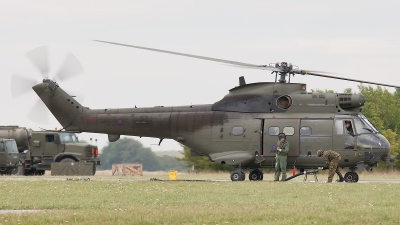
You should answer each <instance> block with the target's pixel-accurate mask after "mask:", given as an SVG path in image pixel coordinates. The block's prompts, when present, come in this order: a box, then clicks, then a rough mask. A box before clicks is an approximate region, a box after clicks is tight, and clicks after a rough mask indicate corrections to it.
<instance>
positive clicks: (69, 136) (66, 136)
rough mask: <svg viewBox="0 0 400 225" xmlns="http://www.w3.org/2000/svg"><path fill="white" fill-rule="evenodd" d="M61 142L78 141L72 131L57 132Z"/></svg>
mask: <svg viewBox="0 0 400 225" xmlns="http://www.w3.org/2000/svg"><path fill="white" fill-rule="evenodd" d="M59 135H60V141H61V143H63V144H64V143H75V142H79V140H78V137H77V136H76V134H74V133H59Z"/></svg>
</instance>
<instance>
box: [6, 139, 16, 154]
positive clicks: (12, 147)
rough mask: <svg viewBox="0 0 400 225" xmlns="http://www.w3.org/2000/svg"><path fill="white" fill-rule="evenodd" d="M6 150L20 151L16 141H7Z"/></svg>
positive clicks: (9, 151)
mask: <svg viewBox="0 0 400 225" xmlns="http://www.w3.org/2000/svg"><path fill="white" fill-rule="evenodd" d="M6 151H7V153H18V149H17V144H15V141H6Z"/></svg>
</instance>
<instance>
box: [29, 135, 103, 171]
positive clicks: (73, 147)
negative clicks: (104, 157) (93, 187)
mask: <svg viewBox="0 0 400 225" xmlns="http://www.w3.org/2000/svg"><path fill="white" fill-rule="evenodd" d="M29 160H31V163H27V161H29ZM79 161H84V162H93V165H94V166H95V165H100V159H99V151H98V148H97V146H95V145H92V144H89V143H82V142H79V140H78V137H77V136H76V134H75V133H71V132H58V131H34V132H32V137H31V148H30V151H29V152H27V153H26V155H25V165H26V166H25V169H33V170H35V171H44V170H51V163H53V162H79ZM29 165H32V167H33V168H27V166H29ZM39 173H40V172H39Z"/></svg>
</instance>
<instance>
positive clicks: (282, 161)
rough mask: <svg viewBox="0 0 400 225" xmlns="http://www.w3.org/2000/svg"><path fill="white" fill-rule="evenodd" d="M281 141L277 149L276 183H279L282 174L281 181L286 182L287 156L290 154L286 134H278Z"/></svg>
mask: <svg viewBox="0 0 400 225" xmlns="http://www.w3.org/2000/svg"><path fill="white" fill-rule="evenodd" d="M278 138H279V141H278V143H277V145H276V146H277V149H276V163H275V181H279V176H280V174H281V172H282V179H281V181H286V165H287V162H286V160H287V155H288V152H289V147H290V146H289V143H288V142H287V141H286V135H285V134H284V133H280V134H278Z"/></svg>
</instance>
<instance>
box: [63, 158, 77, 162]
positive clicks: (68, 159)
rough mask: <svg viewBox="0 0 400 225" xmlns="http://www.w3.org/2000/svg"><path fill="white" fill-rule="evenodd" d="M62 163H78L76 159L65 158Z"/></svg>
mask: <svg viewBox="0 0 400 225" xmlns="http://www.w3.org/2000/svg"><path fill="white" fill-rule="evenodd" d="M60 162H76V161H75V160H74V159H71V158H64V159H61V161H60Z"/></svg>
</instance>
